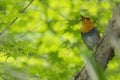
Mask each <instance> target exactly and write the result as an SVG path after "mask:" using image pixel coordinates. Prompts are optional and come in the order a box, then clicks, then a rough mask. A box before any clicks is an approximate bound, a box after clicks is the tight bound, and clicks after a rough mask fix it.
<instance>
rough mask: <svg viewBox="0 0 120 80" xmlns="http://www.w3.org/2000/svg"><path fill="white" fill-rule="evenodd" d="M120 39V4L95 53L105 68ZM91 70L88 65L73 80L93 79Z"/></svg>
mask: <svg viewBox="0 0 120 80" xmlns="http://www.w3.org/2000/svg"><path fill="white" fill-rule="evenodd" d="M119 39H120V4H119V5H118V7H117V8H116V9H115V11H114V13H113V17H112V19H111V21H110V22H109V25H108V27H107V29H106V31H105V33H104V35H103V36H102V38H101V40H100V44H98V46H97V49H96V51H95V53H94V55H93V58H95V60H96V62H97V63H98V64H100V65H101V66H102V68H103V69H104V70H105V69H106V68H107V64H108V62H109V61H110V60H111V59H112V58H113V56H114V50H117V49H116V48H117V47H118V46H119V45H118V44H114V43H118V41H119ZM116 46H117V47H116ZM90 77H91V76H90V75H89V71H88V70H87V67H86V65H85V66H84V67H83V68H82V70H81V71H80V72H79V73H78V74H77V75H75V76H74V78H73V80H91V78H90Z"/></svg>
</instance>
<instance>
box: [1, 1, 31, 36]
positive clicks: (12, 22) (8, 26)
mask: <svg viewBox="0 0 120 80" xmlns="http://www.w3.org/2000/svg"><path fill="white" fill-rule="evenodd" d="M32 2H33V0H31V1H30V3H29V4H28V5H26V6H25V8H24V9H23V10H21V11H20V13H24V12H25V11H26V10H27V8H28V7H29V6H30V5H31V4H32ZM17 19H18V17H17V16H16V17H15V19H13V20H12V21H11V22H10V23H9V24H8V25H7V26H6V27H5V28H4V29H3V31H1V32H0V35H2V34H3V33H5V32H6V31H7V30H8V29H9V28H10V27H12V25H13V24H14V23H15V22H16V20H17Z"/></svg>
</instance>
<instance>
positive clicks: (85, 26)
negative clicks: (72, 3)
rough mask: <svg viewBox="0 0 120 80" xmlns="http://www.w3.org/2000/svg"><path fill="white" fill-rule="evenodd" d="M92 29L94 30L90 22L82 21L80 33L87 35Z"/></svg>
mask: <svg viewBox="0 0 120 80" xmlns="http://www.w3.org/2000/svg"><path fill="white" fill-rule="evenodd" d="M93 28H94V24H93V22H92V21H90V20H87V19H85V20H83V21H82V33H87V32H89V31H90V30H92V29H93Z"/></svg>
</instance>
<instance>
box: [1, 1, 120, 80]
mask: <svg viewBox="0 0 120 80" xmlns="http://www.w3.org/2000/svg"><path fill="white" fill-rule="evenodd" d="M30 2H31V0H0V80H71V79H72V77H73V75H74V74H76V73H77V72H78V71H79V70H80V69H81V67H82V66H83V65H84V58H83V54H91V53H92V52H91V51H89V50H88V48H87V47H86V46H85V45H84V43H83V41H82V40H81V35H80V29H81V20H80V19H81V18H80V14H81V15H83V16H89V17H90V18H91V19H92V20H93V21H94V23H95V27H97V28H98V30H99V31H100V34H101V35H102V34H103V32H104V30H105V29H106V26H107V24H108V23H109V20H110V19H111V17H112V13H113V10H114V9H115V4H116V3H117V2H119V0H33V2H31V4H30V5H28V4H29V3H30ZM27 5H28V7H27ZM15 18H16V19H15ZM116 55H117V53H116ZM105 75H106V78H107V80H120V60H119V57H117V56H115V57H114V59H113V60H112V61H110V63H109V64H108V68H107V70H106V71H105Z"/></svg>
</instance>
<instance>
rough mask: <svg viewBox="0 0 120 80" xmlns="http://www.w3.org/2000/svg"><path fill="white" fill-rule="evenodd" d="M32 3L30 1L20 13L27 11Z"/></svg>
mask: <svg viewBox="0 0 120 80" xmlns="http://www.w3.org/2000/svg"><path fill="white" fill-rule="evenodd" d="M32 2H33V0H31V1H30V3H29V4H28V5H27V6H26V7H25V8H24V9H23V10H21V11H20V13H24V12H25V11H26V10H27V8H28V7H29V6H30V5H31V4H32Z"/></svg>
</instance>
